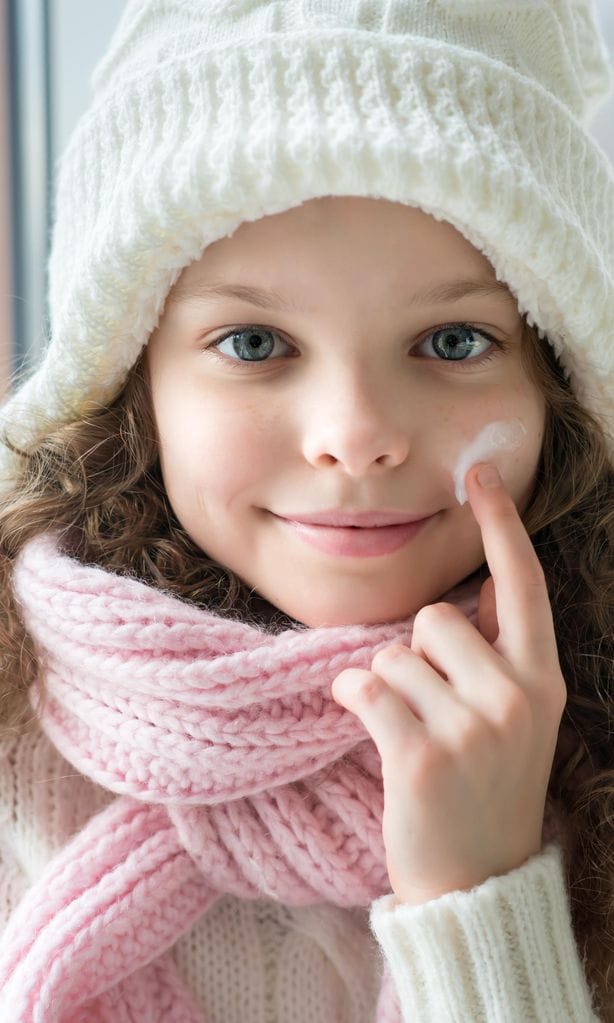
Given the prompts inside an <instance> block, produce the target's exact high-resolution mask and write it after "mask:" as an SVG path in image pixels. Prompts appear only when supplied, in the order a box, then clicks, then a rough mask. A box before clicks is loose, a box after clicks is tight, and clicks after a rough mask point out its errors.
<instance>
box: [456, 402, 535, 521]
mask: <svg viewBox="0 0 614 1023" xmlns="http://www.w3.org/2000/svg"><path fill="white" fill-rule="evenodd" d="M526 434H527V430H526V427H525V426H524V424H523V423H522V421H521V420H520V419H517V418H514V419H498V420H496V421H495V422H493V423H487V424H486V426H484V427H483V429H481V430H480V432H479V433H478V434H477V436H475V437H474V438H473V440H471V441H470V442H469V443H468V444H467V445H465V447H464V448H463V449H462V451H461V452H460V454H459V456H458V458H457V460H456V465H455V467H454V470H453V473H452V476H453V479H454V496H455V497H456V500H457V501H458V503H459V504H460V505H463V504H465V502H466V501H467V490H466V487H465V476H466V475H467V473H468V472H469V469H470V468H471V466H472V465H475V463H476V462H494V464H495V465H496V466H497V468H498V470H499V472H500V473H501V475H502V476H503V472H502V461H505V458H504V457H503V458H502V455H503V456H504V455H505V453H507V452H512V451H517V450H518V448H519V447H520V446H521V444H522V442H523V440H524V438H525V437H526Z"/></svg>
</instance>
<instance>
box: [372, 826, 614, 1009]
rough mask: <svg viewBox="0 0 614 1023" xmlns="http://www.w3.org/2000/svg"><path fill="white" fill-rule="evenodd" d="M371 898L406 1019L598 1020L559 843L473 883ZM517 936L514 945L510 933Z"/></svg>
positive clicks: (375, 925) (374, 920)
mask: <svg viewBox="0 0 614 1023" xmlns="http://www.w3.org/2000/svg"><path fill="white" fill-rule="evenodd" d="M396 902H397V900H396V898H395V896H394V895H388V896H384V897H383V898H381V899H379V900H378V901H377V902H375V903H374V904H373V907H372V910H371V923H372V927H373V930H374V932H375V934H376V935H377V938H378V940H379V942H380V945H381V947H382V950H383V952H384V954H385V956H386V958H387V961H388V962H389V964H390V969H391V971H392V975H393V976H394V978H395V981H396V984H397V988H398V991H399V996H400V999H401V1004H402V1005H403V1013H404V1018H405V1019H407V1020H422V1019H428V1020H437V1021H439V1023H447V1021H450V1023H452V1021H454V1023H520V1021H522V1023H580V1021H582V1023H585V1021H586V1023H588V1021H594V1023H597V1019H598V1017H597V1016H595V1015H594V1013H593V1011H592V1009H591V1004H590V995H589V992H588V987H587V983H586V978H585V976H584V973H583V970H582V965H581V963H580V960H579V957H578V952H577V948H576V945H575V941H574V937H573V930H572V927H571V915H570V910H569V899H568V895H567V891H566V889H565V884H564V870H563V860H562V853H561V849H560V847H559V846H558V845H554V844H552V845H549V846H547V848H546V849H545V851H544V852H543V853H541V854H540V855H538V856H534V857H532V858H531V860H530V861H529V862H528V863H527V864H526V865H524V866H523V867H522V868H519V869H517V870H512V871H510V873H509V874H507V875H506V877H505V883H504V884H501V879H500V878H497V877H493V878H490V879H489V880H488V881H485V882H484V884H482V885H480V886H479V888H477V889H473V891H471V892H449V893H448V894H446V895H442V896H441V897H440V898H439V899H435V900H433V901H432V902H427V903H425V904H424V905H422V906H403V905H396V908H395V904H396ZM510 935H514V942H513V944H512V943H510V940H509V937H510Z"/></svg>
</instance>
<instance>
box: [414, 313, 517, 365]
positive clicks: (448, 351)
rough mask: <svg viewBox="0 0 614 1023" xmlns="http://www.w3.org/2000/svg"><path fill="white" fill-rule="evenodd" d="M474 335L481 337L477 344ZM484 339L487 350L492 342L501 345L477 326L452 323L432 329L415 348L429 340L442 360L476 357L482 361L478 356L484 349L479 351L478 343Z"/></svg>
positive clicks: (473, 358)
mask: <svg viewBox="0 0 614 1023" xmlns="http://www.w3.org/2000/svg"><path fill="white" fill-rule="evenodd" d="M476 336H479V337H480V338H481V339H482V340H481V342H478V343H477V344H476V342H475V340H473V339H474V338H475V337H476ZM484 341H487V342H488V347H487V349H486V350H487V351H488V349H489V348H491V347H492V345H493V344H494V345H496V346H498V347H499V348H502V347H503V345H502V344H501V342H498V341H495V339H494V338H493V337H491V336H490V334H486V333H485V332H484V331H483V330H478V328H477V327H473V326H472V325H471V324H470V323H452V324H450V325H448V326H446V327H438V328H437V330H432V331H431V332H430V334H427V336H426V337H425V338H424V339H423V340H422V341H421V342H420V343H419V344H418V345H417V348H418V349H419V348H421V347H422V346H423V345H424V344H426V342H429V344H432V348H433V350H434V351H435V353H436V354H437V355H439V356H441V359H442V360H443V361H444V362H468V361H472V362H473V361H476V360H478V359H479V360H480V361H483V360H482V359H480V356H482V355H483V354H484V351H483V350H482V351H480V350H479V348H480V344H482V345H483V343H484ZM476 353H477V354H476ZM491 354H492V353H491Z"/></svg>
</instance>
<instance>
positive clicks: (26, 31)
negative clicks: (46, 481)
mask: <svg viewBox="0 0 614 1023" xmlns="http://www.w3.org/2000/svg"><path fill="white" fill-rule="evenodd" d="M595 2H596V8H597V13H598V18H599V21H600V24H601V27H602V30H603V33H604V35H605V38H606V43H607V45H608V47H609V50H610V54H611V57H612V62H613V63H614V0H595ZM125 3H126V0H0V395H1V394H2V393H3V392H4V391H5V388H6V381H7V378H8V376H9V374H10V373H12V372H14V371H15V370H16V369H17V368H21V367H28V366H30V365H35V364H36V361H37V359H38V358H39V356H40V351H41V346H42V343H43V340H44V337H45V334H46V330H47V323H48V319H47V309H46V290H47V280H46V262H47V257H48V253H49V243H50V232H51V199H52V193H53V174H54V169H55V166H56V163H57V160H58V158H59V156H60V155H61V153H62V151H63V149H64V147H65V146H66V143H67V141H68V138H69V136H70V133H71V131H72V129H73V127H74V125H75V123H76V121H77V120H78V118H79V116H80V115H81V113H82V112H83V111H84V110H85V109H86V108H87V107H88V105H89V102H90V86H89V78H90V75H91V72H92V70H93V68H94V66H95V64H96V63H97V62H98V60H99V59H100V57H101V56H102V55H103V53H104V51H105V50H106V47H107V45H108V42H109V40H110V38H111V35H112V33H113V30H114V28H115V25H116V24H117V21H118V19H119V16H120V14H121V12H122V10H123V8H124V6H125ZM591 130H592V131H593V133H594V135H595V136H596V138H597V139H598V141H599V143H600V145H601V146H602V147H603V149H605V151H606V152H607V153H608V155H609V157H610V159H611V160H612V161H613V162H614V97H612V98H611V99H610V101H609V103H608V104H607V105H606V106H605V107H604V108H603V109H602V110H601V112H600V113H599V115H598V116H597V118H596V119H595V122H594V124H593V126H592V129H591Z"/></svg>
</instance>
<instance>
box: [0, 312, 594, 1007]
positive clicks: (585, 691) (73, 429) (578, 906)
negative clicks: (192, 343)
mask: <svg viewBox="0 0 614 1023" xmlns="http://www.w3.org/2000/svg"><path fill="white" fill-rule="evenodd" d="M522 358H523V361H524V364H525V367H526V369H527V372H528V373H529V375H530V376H531V378H532V379H533V380H534V381H535V382H536V383H537V384H538V386H539V387H540V388H541V390H542V392H543V394H544V396H545V399H546V406H547V414H546V427H545V435H544V441H543V447H542V452H541V458H540V464H539V467H538V473H537V479H536V483H535V488H534V492H533V495H532V498H531V501H530V504H529V505H528V507H527V509H526V511H525V513H524V515H523V521H524V523H525V527H526V529H527V531H528V533H529V535H530V536H531V538H532V541H533V544H534V546H535V549H536V551H537V553H538V555H539V558H540V561H541V563H542V565H543V568H544V572H545V575H546V580H547V584H548V592H549V596H550V601H551V604H552V609H553V615H554V622H555V628H556V636H557V645H558V651H559V657H560V662H561V668H562V671H563V675H564V677H565V680H566V683H567V689H568V699H567V704H566V707H565V710H564V713H563V718H562V721H561V728H560V731H559V737H558V743H557V748H556V752H555V757H554V763H553V767H552V772H551V777H550V782H549V797H550V799H551V801H552V802H553V804H554V805H555V807H556V809H557V810H558V812H559V815H560V819H561V822H562V826H563V834H564V841H563V844H564V853H565V863H566V872H567V882H568V887H569V893H570V899H571V910H572V919H573V924H574V930H575V935H576V939H577V941H578V946H579V949H580V954H581V956H582V957H583V959H584V960H585V968H586V972H587V977H588V980H589V984H590V986H591V988H592V990H593V997H594V1001H595V1007H596V1010H597V1011H599V1012H600V1014H601V1018H602V1019H603V1020H604V1021H606V1023H614V763H613V756H612V749H613V742H612V737H613V733H614V685H613V674H614V651H613V645H614V644H613V636H614V628H613V608H614V599H613V597H614V595H613V588H614V586H613V584H614V569H613V565H612V546H613V545H612V538H613V535H614V502H613V468H612V464H611V462H610V461H609V458H608V453H607V446H606V442H605V438H604V435H603V431H602V429H601V427H600V425H599V423H598V421H597V420H596V419H595V418H594V417H593V416H592V415H590V414H589V413H588V412H587V411H586V410H585V409H583V408H582V407H581V406H580V404H579V403H578V401H577V400H576V398H575V397H574V394H573V392H572V390H571V387H570V385H569V383H568V382H567V380H566V379H565V374H564V373H563V371H562V369H561V367H560V365H559V362H558V360H557V358H556V356H555V354H554V351H553V349H552V347H551V346H550V344H548V342H547V339H540V338H539V336H538V333H537V331H536V330H535V329H534V328H531V327H529V326H528V325H527V323H526V320H525V322H524V330H523V339H522ZM3 441H4V443H6V444H7V445H8V446H9V447H11V446H12V445H11V443H10V438H9V437H5V438H3ZM13 450H15V449H14V448H13ZM22 454H23V453H22ZM21 462H22V468H21V471H20V475H19V478H18V479H17V480H16V482H15V484H14V486H13V489H12V492H11V494H10V496H9V497H8V498H7V499H6V500H5V501H4V502H3V504H2V508H1V510H0V608H1V609H2V610H1V612H0V664H1V670H2V675H1V683H0V728H1V729H2V730H3V731H5V732H6V731H12V732H22V731H27V730H28V729H30V728H33V727H35V724H36V716H34V717H33V716H32V710H31V707H30V704H29V702H28V700H27V692H28V690H29V688H30V686H31V684H32V682H33V681H34V679H36V678H37V677H38V676H39V675H41V676H42V671H41V666H40V664H39V662H38V661H37V657H36V652H35V649H34V645H33V642H32V640H31V638H30V636H29V635H28V634H27V631H26V630H25V628H24V625H23V623H22V621H21V618H20V614H19V609H18V606H17V604H16V602H15V600H14V597H13V592H12V585H11V574H12V564H13V562H14V560H15V557H16V555H17V554H18V553H19V551H20V550H21V548H22V547H23V546H24V544H25V543H26V542H27V541H28V540H30V539H31V538H32V537H35V536H36V535H38V534H40V533H42V532H45V531H47V530H49V529H53V530H56V531H58V532H59V534H60V539H61V542H62V546H63V547H64V548H65V549H66V550H67V552H69V553H70V554H71V555H72V556H73V557H76V558H77V559H79V560H80V561H82V562H83V563H87V564H95V565H99V566H102V567H104V568H106V569H108V570H110V571H113V572H117V573H119V574H121V575H129V576H132V577H135V578H138V579H141V580H143V581H144V582H146V583H148V584H150V585H152V586H157V587H160V588H162V589H164V590H166V591H167V592H169V593H172V594H173V595H175V596H177V597H179V598H181V599H185V600H189V601H191V602H194V603H195V604H197V605H199V606H204V607H207V608H208V609H210V610H215V611H216V612H217V613H219V614H221V615H225V616H232V617H238V618H241V619H243V620H247V621H251V622H252V623H256V624H258V625H259V626H260V627H262V628H264V629H266V630H273V631H278V630H281V629H283V628H288V627H293V628H296V627H301V626H300V625H299V623H297V622H295V621H293V620H292V619H290V618H288V617H287V616H285V615H284V614H283V613H281V612H279V611H278V609H276V608H274V607H272V606H271V605H270V604H268V603H267V602H266V601H265V600H264V599H262V598H260V597H259V596H258V594H257V593H255V592H254V591H253V590H251V589H248V588H247V587H246V586H245V585H244V583H243V582H242V581H241V580H240V579H239V578H237V577H236V576H235V575H234V574H233V573H231V572H230V571H228V570H227V569H226V568H224V567H223V566H222V565H219V564H217V563H215V562H213V561H212V560H211V559H210V558H209V557H208V556H207V555H206V553H205V552H203V551H202V550H201V549H200V548H199V547H197V546H196V545H195V544H194V543H193V542H192V540H191V539H190V537H189V536H188V535H187V533H186V532H185V530H184V529H183V528H182V527H181V525H180V523H179V522H178V521H177V519H176V517H175V515H174V513H173V510H172V508H171V506H170V504H169V501H168V499H167V497H166V494H165V491H164V486H163V483H162V477H161V473H160V466H159V462H158V443H157V436H156V429H155V424H154V421H153V415H152V410H151V401H150V394H149V384H148V378H147V373H146V371H145V366H144V356H143V355H141V357H140V359H139V360H138V361H137V363H136V365H135V366H134V367H133V369H132V371H131V372H130V374H129V377H128V379H127V382H126V384H125V386H124V388H123V390H122V392H121V394H120V395H119V396H118V397H117V399H116V400H115V401H114V402H113V403H112V404H110V405H108V406H106V407H101V408H100V409H98V410H96V411H95V412H94V413H93V414H91V415H90V416H88V418H87V419H84V420H81V421H79V422H72V423H69V424H67V425H63V426H61V427H59V428H57V429H54V430H53V431H52V432H50V433H49V434H48V435H47V436H46V437H45V438H44V440H42V441H41V442H40V443H39V444H38V446H37V447H36V449H35V450H33V451H31V452H30V453H28V454H27V455H25V454H23V457H22V460H21ZM478 574H479V576H480V578H484V579H485V578H486V577H487V575H488V569H487V566H486V565H483V566H482V568H481V569H479V570H478ZM41 682H42V678H40V679H39V684H41ZM42 691H43V693H44V687H43V688H42ZM43 698H44V696H43Z"/></svg>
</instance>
